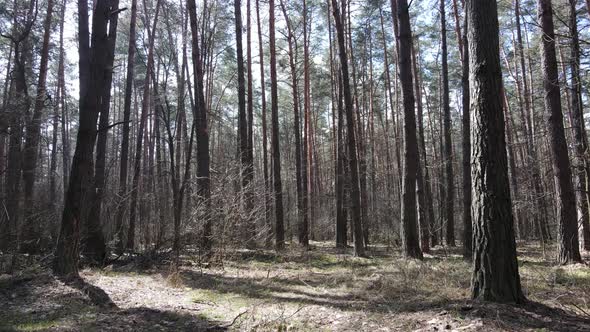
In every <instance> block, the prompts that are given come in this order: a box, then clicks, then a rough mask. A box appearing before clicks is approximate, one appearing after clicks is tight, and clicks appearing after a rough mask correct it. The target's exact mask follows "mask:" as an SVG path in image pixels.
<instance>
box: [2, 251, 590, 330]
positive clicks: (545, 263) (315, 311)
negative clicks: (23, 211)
mask: <svg viewBox="0 0 590 332" xmlns="http://www.w3.org/2000/svg"><path fill="white" fill-rule="evenodd" d="M331 245H332V244H331V243H329V244H328V243H317V242H314V243H312V247H313V250H311V251H301V250H299V249H294V248H291V249H290V250H287V251H286V252H285V253H284V254H276V253H274V252H273V251H263V250H259V251H247V250H243V251H236V252H234V253H233V254H232V255H231V257H227V258H226V259H225V260H224V264H223V265H222V266H221V265H219V266H216V267H209V268H201V267H199V266H198V264H196V263H195V262H191V261H190V260H189V258H188V257H185V259H184V260H183V264H182V267H181V268H180V270H179V272H178V273H170V268H169V267H168V266H158V267H153V266H152V267H150V268H147V269H140V268H139V266H140V265H141V264H137V262H135V263H132V264H131V263H130V264H127V265H123V266H117V267H113V266H110V267H108V268H106V269H102V270H99V269H85V270H83V271H82V272H81V276H82V278H83V281H81V282H80V283H70V282H63V281H60V280H57V279H55V278H54V277H52V276H51V275H50V274H49V272H48V270H47V269H46V268H42V267H40V266H43V263H42V261H41V263H39V262H38V263H36V264H35V266H36V267H35V266H33V265H32V267H29V268H28V269H27V270H25V271H22V272H20V273H14V274H13V275H6V274H5V275H0V308H1V309H0V331H206V330H211V331H218V330H219V331H223V330H230V331H232V330H235V331H441V330H449V331H514V330H519V331H520V330H530V331H590V267H588V266H587V265H582V264H578V265H572V266H555V265H554V263H553V260H552V258H551V257H549V255H548V254H547V255H545V254H543V251H542V250H541V248H540V247H539V246H538V245H537V244H535V245H533V244H530V245H526V246H525V245H521V246H519V265H520V275H521V282H522V286H523V288H524V292H525V295H526V296H527V298H528V300H529V302H528V303H527V304H525V305H522V306H510V305H500V304H482V303H477V302H473V301H470V300H469V283H470V281H469V280H470V276H471V272H470V270H471V264H470V263H468V262H466V261H464V260H463V258H462V257H461V255H460V252H459V248H454V249H452V250H447V249H445V248H436V249H435V250H433V251H432V253H431V254H428V255H426V256H425V259H424V261H414V260H405V259H403V258H402V257H401V255H400V253H399V251H398V250H389V249H388V248H385V247H372V248H371V250H370V251H369V253H370V255H371V257H370V258H356V257H353V256H352V255H351V251H352V249H349V250H348V251H347V253H342V252H338V251H337V250H335V249H333V248H331V247H330V246H331ZM552 249H553V248H547V253H550V252H554V251H552ZM589 258H590V257H588V256H586V259H587V260H588V259H589ZM27 271H28V272H27ZM97 287H98V288H97ZM99 288H100V289H102V290H104V292H105V293H106V294H104V293H103V294H104V295H105V296H107V295H108V297H110V300H112V303H111V304H110V305H109V303H108V301H107V302H106V303H107V305H102V306H98V305H96V304H94V303H93V301H92V300H91V298H93V297H89V296H88V295H89V294H91V293H89V291H88V289H99ZM95 297H96V296H95ZM107 300H108V299H107ZM103 304H104V303H103Z"/></svg>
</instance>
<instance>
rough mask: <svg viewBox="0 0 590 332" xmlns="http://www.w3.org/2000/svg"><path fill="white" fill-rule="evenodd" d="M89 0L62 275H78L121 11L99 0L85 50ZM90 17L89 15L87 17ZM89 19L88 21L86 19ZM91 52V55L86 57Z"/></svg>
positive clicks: (59, 263)
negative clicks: (112, 40)
mask: <svg viewBox="0 0 590 332" xmlns="http://www.w3.org/2000/svg"><path fill="white" fill-rule="evenodd" d="M86 5H87V3H86V2H85V1H79V6H80V7H79V19H80V23H81V24H80V31H79V38H80V72H81V74H82V72H83V71H84V70H86V69H84V67H85V66H86V65H88V68H87V69H89V70H88V72H87V73H88V76H87V77H86V79H87V81H86V82H83V81H82V76H81V82H80V84H81V87H83V89H80V93H81V94H80V121H79V123H80V126H79V129H78V137H77V144H76V151H75V153H74V159H73V161H72V171H71V174H70V183H69V187H68V191H67V196H66V200H65V204H64V211H63V216H62V224H61V230H60V235H59V239H58V242H57V248H56V250H55V258H54V261H53V272H54V273H55V274H57V275H60V276H77V274H78V258H79V257H78V251H79V241H80V223H81V222H83V220H85V218H87V216H88V209H89V208H90V206H89V205H88V203H89V198H90V197H91V195H92V184H93V173H94V169H93V157H94V156H93V151H94V143H95V141H96V125H97V120H98V114H99V113H100V106H101V103H100V99H101V97H102V89H101V88H102V86H103V84H104V82H103V80H104V77H105V76H106V75H107V73H108V71H110V70H111V68H107V60H108V57H109V54H108V50H109V47H108V43H109V37H114V36H109V35H108V32H107V27H108V24H109V20H110V19H112V18H113V17H114V15H117V11H116V7H113V6H117V1H108V0H98V1H96V3H95V7H94V14H93V17H92V49H88V50H85V49H84V47H87V45H89V44H84V43H85V40H84V36H87V35H88V25H87V24H86V25H84V23H85V22H84V19H85V18H84V17H85V16H86V9H87V6H86ZM86 19H87V17H86ZM86 23H87V22H86ZM85 56H88V58H85Z"/></svg>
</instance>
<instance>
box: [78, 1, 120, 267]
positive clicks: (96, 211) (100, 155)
mask: <svg viewBox="0 0 590 332" xmlns="http://www.w3.org/2000/svg"><path fill="white" fill-rule="evenodd" d="M111 1H112V6H113V8H117V7H118V5H119V1H118V0H111ZM117 23H118V19H117V16H114V17H113V18H112V19H111V20H110V22H109V33H108V40H107V47H108V50H107V57H108V58H107V62H106V66H107V68H113V63H114V61H115V45H116V36H117V34H116V33H117ZM112 81H113V71H112V69H110V70H107V71H106V73H105V77H104V82H103V86H102V91H101V93H102V96H101V103H102V104H101V107H100V118H99V124H98V139H97V141H96V164H95V166H94V192H93V195H92V197H91V203H90V204H91V205H90V211H89V213H88V218H87V219H86V227H84V230H85V231H86V234H83V237H82V253H83V254H84V255H85V256H86V257H89V258H90V259H91V260H93V261H94V262H95V263H97V264H99V265H102V264H104V262H105V258H106V255H107V249H106V243H105V238H104V234H103V232H102V220H101V209H102V200H103V195H104V190H105V188H104V187H105V183H106V162H107V160H106V159H107V155H106V150H107V134H108V130H109V111H110V101H111V85H112Z"/></svg>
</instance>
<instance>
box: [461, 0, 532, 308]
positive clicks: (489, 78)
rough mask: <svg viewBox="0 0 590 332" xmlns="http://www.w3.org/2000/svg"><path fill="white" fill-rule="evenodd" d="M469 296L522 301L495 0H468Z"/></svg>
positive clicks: (485, 299)
mask: <svg viewBox="0 0 590 332" xmlns="http://www.w3.org/2000/svg"><path fill="white" fill-rule="evenodd" d="M466 10H467V41H468V52H469V88H470V99H471V111H472V114H471V120H472V121H471V124H472V131H471V143H472V146H471V165H472V166H473V167H472V169H471V178H472V181H473V187H472V194H473V204H472V216H473V223H474V228H473V231H474V236H473V239H474V247H473V250H474V253H473V276H472V279H471V295H472V297H473V298H474V299H479V300H484V301H493V302H515V303H522V302H524V300H525V298H524V295H523V293H522V290H521V287H520V276H519V274H518V263H517V261H516V242H515V239H514V230H513V217H512V208H511V199H510V187H509V185H508V165H507V159H506V141H505V138H504V112H503V107H502V72H501V69H500V49H499V40H498V16H497V4H496V1H477V0H467V1H466Z"/></svg>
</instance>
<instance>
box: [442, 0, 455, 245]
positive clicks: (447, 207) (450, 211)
mask: <svg viewBox="0 0 590 332" xmlns="http://www.w3.org/2000/svg"><path fill="white" fill-rule="evenodd" d="M440 31H441V32H440V33H441V53H442V85H443V86H442V88H443V91H442V103H443V104H442V108H443V118H444V122H443V126H444V139H445V143H444V150H443V162H444V165H445V175H446V188H445V190H446V193H445V199H446V201H445V202H443V206H444V211H445V219H446V220H445V224H446V226H447V228H446V243H447V245H448V246H450V247H454V246H455V177H454V175H453V142H452V135H451V107H450V101H449V65H448V61H447V56H448V51H447V21H446V14H445V0H440Z"/></svg>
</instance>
